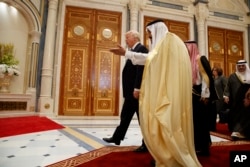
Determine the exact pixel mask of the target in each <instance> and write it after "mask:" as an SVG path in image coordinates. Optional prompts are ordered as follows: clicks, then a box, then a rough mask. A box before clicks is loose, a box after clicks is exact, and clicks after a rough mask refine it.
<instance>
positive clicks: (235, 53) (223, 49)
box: [208, 27, 244, 76]
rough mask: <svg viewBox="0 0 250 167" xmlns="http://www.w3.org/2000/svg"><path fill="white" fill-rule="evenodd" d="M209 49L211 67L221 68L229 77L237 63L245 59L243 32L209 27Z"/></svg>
mask: <svg viewBox="0 0 250 167" xmlns="http://www.w3.org/2000/svg"><path fill="white" fill-rule="evenodd" d="M208 48H209V55H208V57H209V61H210V64H211V67H216V66H220V67H221V68H222V69H223V71H224V75H226V76H229V75H230V74H231V73H232V72H234V71H235V65H236V62H237V61H238V60H240V59H243V57H244V55H243V32H239V31H232V30H227V29H221V28H215V27H208ZM214 62H216V63H214Z"/></svg>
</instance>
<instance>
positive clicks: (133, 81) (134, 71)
mask: <svg viewBox="0 0 250 167" xmlns="http://www.w3.org/2000/svg"><path fill="white" fill-rule="evenodd" d="M133 51H134V52H140V53H148V49H147V48H146V47H145V46H143V45H142V44H140V43H139V44H137V45H136V47H135V48H134V49H133ZM143 69H144V66H143V65H133V64H132V62H131V60H129V59H128V60H126V64H125V66H124V68H123V71H122V88H123V97H124V98H134V97H133V92H134V89H135V88H137V89H140V87H141V80H142V74H143Z"/></svg>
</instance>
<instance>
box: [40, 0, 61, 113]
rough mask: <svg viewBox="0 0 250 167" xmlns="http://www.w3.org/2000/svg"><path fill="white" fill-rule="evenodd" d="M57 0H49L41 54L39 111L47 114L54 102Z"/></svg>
mask: <svg viewBox="0 0 250 167" xmlns="http://www.w3.org/2000/svg"><path fill="white" fill-rule="evenodd" d="M57 8H58V0H49V9H48V19H47V27H46V36H45V47H44V55H43V67H42V78H41V92H40V99H39V111H40V112H46V113H47V114H52V113H53V108H54V102H53V99H52V97H51V95H52V81H53V64H54V56H55V55H54V51H55V34H56V23H57V20H56V18H57V10H58V9H57Z"/></svg>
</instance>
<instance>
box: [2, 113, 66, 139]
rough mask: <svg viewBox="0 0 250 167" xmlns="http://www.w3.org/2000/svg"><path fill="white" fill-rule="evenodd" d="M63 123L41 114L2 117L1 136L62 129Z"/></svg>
mask: <svg viewBox="0 0 250 167" xmlns="http://www.w3.org/2000/svg"><path fill="white" fill-rule="evenodd" d="M62 128H64V127H63V126H62V125H59V124H57V123H56V122H54V121H52V120H50V119H48V118H47V117H40V116H24V117H7V118H0V137H7V136H14V135H20V134H26V133H32V132H40V131H46V130H54V129H62Z"/></svg>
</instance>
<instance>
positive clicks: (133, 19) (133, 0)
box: [128, 0, 141, 31]
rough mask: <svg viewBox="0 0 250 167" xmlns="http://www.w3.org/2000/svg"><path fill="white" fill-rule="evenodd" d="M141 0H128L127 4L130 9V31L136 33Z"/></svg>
mask: <svg viewBox="0 0 250 167" xmlns="http://www.w3.org/2000/svg"><path fill="white" fill-rule="evenodd" d="M140 3H141V0H130V1H129V3H128V6H129V9H130V30H136V31H138V23H139V21H138V13H139V7H140Z"/></svg>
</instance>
